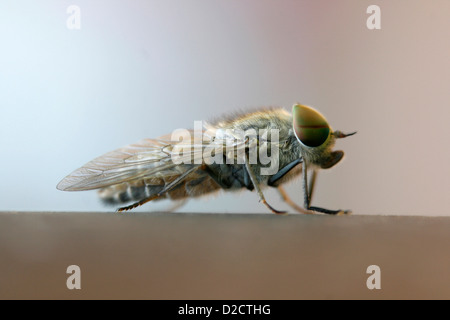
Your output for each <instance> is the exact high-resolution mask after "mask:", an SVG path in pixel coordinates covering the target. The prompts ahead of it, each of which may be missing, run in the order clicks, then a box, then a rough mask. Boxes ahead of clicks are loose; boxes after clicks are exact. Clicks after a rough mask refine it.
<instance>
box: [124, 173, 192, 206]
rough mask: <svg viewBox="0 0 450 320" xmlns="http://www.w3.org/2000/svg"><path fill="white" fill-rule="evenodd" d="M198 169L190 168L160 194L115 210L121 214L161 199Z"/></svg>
mask: <svg viewBox="0 0 450 320" xmlns="http://www.w3.org/2000/svg"><path fill="white" fill-rule="evenodd" d="M198 168H199V166H195V167H192V168H191V169H189V170H187V171H186V172H184V173H183V174H182V175H180V176H179V177H177V178H176V179H175V180H173V181H172V182H171V183H169V184H168V185H167V186H165V187H164V189H162V190H161V191H160V192H158V193H157V194H154V195H152V196H150V197H148V198H145V199H142V200H140V201H138V202H136V203H133V204H131V205H129V206H126V207H122V208H119V209H117V211H118V212H122V211H128V210H131V209H134V208H137V207H139V206H142V205H143V204H145V203H147V202H150V201H152V200H155V199H157V198H159V197H161V196H162V195H163V194H164V193H166V192H168V191H170V190H172V189H173V188H175V187H176V186H177V185H178V184H179V183H181V182H182V181H183V180H184V179H186V178H187V176H189V175H190V174H191V173H192V172H194V171H196V170H197V169H198Z"/></svg>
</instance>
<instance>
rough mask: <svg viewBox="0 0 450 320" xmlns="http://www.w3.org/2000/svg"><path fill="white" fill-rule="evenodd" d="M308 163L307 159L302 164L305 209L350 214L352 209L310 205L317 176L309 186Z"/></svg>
mask: <svg viewBox="0 0 450 320" xmlns="http://www.w3.org/2000/svg"><path fill="white" fill-rule="evenodd" d="M307 169H308V168H307V165H306V161H303V165H302V176H303V179H302V180H303V197H304V202H305V209H307V210H311V211H316V212H322V213H326V214H334V215H341V214H349V213H351V211H349V210H329V209H324V208H320V207H312V206H311V205H310V203H311V193H312V191H313V188H312V187H314V183H315V181H314V180H315V178H314V180H312V181H311V184H312V187H311V188H308V174H307ZM313 175H314V174H313Z"/></svg>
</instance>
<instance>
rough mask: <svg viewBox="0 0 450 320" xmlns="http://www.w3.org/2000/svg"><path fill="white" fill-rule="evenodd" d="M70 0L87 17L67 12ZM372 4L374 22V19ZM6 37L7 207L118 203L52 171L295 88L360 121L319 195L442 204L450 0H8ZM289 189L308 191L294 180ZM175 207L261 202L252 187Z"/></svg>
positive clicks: (241, 208)
mask: <svg viewBox="0 0 450 320" xmlns="http://www.w3.org/2000/svg"><path fill="white" fill-rule="evenodd" d="M71 4H76V5H78V6H79V7H80V8H81V30H69V29H67V27H66V19H67V18H68V14H67V13H66V9H67V7H68V6H69V5H71ZM371 4H378V5H379V6H380V7H381V18H382V22H381V27H382V29H381V30H374V31H371V30H368V29H367V28H366V19H367V17H368V14H366V8H367V7H368V6H369V5H371ZM0 43H1V45H0V49H1V50H0V108H1V109H0V110H1V114H0V156H1V160H0V161H1V162H0V164H1V167H0V168H1V169H0V170H1V171H0V179H1V180H0V181H1V182H0V198H1V201H0V210H37V211H106V210H111V209H110V208H105V207H103V206H102V205H101V204H100V202H99V201H98V199H97V197H96V193H95V192H79V193H68V192H61V191H58V190H56V188H55V187H56V184H57V183H58V182H59V181H60V180H61V179H62V178H63V177H64V176H65V175H67V174H69V173H70V172H72V171H73V170H74V169H76V168H78V167H79V166H81V165H83V164H84V163H86V162H87V161H89V160H91V159H92V158H94V157H96V156H99V155H101V154H103V153H105V152H108V151H110V150H113V149H116V148H118V147H121V146H123V145H126V144H129V143H132V142H136V141H138V140H140V139H142V138H145V137H157V136H159V135H161V134H165V133H169V132H171V131H172V130H173V129H176V128H188V127H190V126H192V124H193V121H194V120H201V119H211V118H214V117H216V116H218V115H221V114H224V113H227V112H231V111H235V110H237V109H242V108H247V107H256V106H267V105H277V106H284V107H286V108H288V109H290V108H291V106H292V104H293V103H294V102H297V101H298V102H302V103H304V104H308V105H312V106H314V107H316V108H318V109H319V110H320V111H321V112H322V113H324V114H325V116H326V117H327V118H328V120H329V121H330V123H331V125H332V126H333V128H335V129H339V130H342V131H352V130H357V131H358V134H357V135H356V136H353V137H351V138H348V139H345V140H341V141H339V142H338V144H337V146H336V147H337V148H339V149H342V150H344V151H345V152H346V158H345V160H344V161H343V162H342V163H341V164H340V165H339V166H336V167H335V168H333V169H331V170H328V171H324V172H323V173H322V174H321V175H319V180H318V182H317V190H316V191H317V192H316V194H315V197H314V201H313V203H314V205H319V206H323V207H326V208H332V209H334V208H342V209H353V211H354V213H355V214H399V215H449V210H448V208H449V207H450V200H449V199H450V197H449V194H448V193H449V190H450V182H449V176H450V169H449V167H448V164H449V163H450V151H449V142H450V141H449V140H450V138H449V134H448V122H449V119H450V108H449V103H450V2H449V1H447V0H434V1H430V2H424V1H420V0H414V1H413V0H403V1H401V0H397V1H389V2H388V1H359V0H353V1H300V0H295V1H286V0H283V1H275V0H272V1H264V0H246V1H241V0H220V1H208V0H199V1H193V0H179V1H166V0H158V1H144V0H143V1H125V0H122V1H110V0H109V1H82V0H77V1H62V0H54V1H31V0H30V1H12V0H7V1H5V0H3V1H1V2H0ZM288 190H289V193H290V194H291V195H292V196H293V198H295V199H297V200H298V202H299V203H300V202H301V199H302V197H301V196H300V193H301V190H300V183H299V182H295V183H293V184H292V185H290V186H289V188H288ZM266 196H267V198H268V199H269V200H270V203H271V204H272V205H273V206H275V207H276V208H280V209H281V208H284V205H283V204H281V203H280V201H279V196H278V195H277V193H276V192H273V191H270V192H267V194H266ZM168 206H170V204H169V203H164V202H163V203H160V204H153V205H151V204H149V205H147V206H145V207H144V208H141V209H140V210H144V211H147V210H162V209H164V208H166V207H168ZM182 210H183V211H188V212H243V213H244V212H248V213H255V212H267V210H266V209H265V207H264V206H262V205H261V204H259V203H258V201H257V196H256V194H255V193H253V194H252V193H250V192H244V193H242V194H238V195H235V194H231V195H222V196H220V197H213V198H209V199H206V200H194V201H191V202H190V203H189V204H187V205H186V206H185V207H184V208H183V209H182Z"/></svg>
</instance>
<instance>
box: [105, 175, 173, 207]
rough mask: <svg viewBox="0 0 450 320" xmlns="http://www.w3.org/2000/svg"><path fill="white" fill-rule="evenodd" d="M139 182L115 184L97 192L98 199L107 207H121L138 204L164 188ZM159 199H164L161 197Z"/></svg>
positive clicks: (159, 184) (160, 184)
mask: <svg viewBox="0 0 450 320" xmlns="http://www.w3.org/2000/svg"><path fill="white" fill-rule="evenodd" d="M148 182H149V181H147V182H146V181H145V180H141V181H139V182H137V183H122V184H116V185H113V186H110V187H107V188H104V189H101V190H100V191H99V196H100V199H101V200H102V202H103V203H105V204H107V205H119V204H120V205H122V204H126V203H130V202H138V201H141V200H143V199H146V198H148V197H151V196H153V195H155V194H158V193H159V192H160V191H162V190H163V188H164V183H154V182H153V183H148ZM161 198H165V195H162V196H161Z"/></svg>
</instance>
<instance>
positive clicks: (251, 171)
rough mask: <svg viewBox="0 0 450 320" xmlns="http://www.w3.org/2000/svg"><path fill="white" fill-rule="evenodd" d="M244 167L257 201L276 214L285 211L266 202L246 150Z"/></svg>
mask: <svg viewBox="0 0 450 320" xmlns="http://www.w3.org/2000/svg"><path fill="white" fill-rule="evenodd" d="M245 169H246V170H247V172H248V175H249V176H250V180H251V181H252V183H253V186H254V187H255V189H256V192H257V193H258V196H259V201H260V202H262V203H263V204H264V205H265V206H266V207H267V208H269V210H270V211H272V212H273V213H276V214H283V213H286V211H279V210H276V209H274V208H273V207H272V206H271V205H270V204H268V203H267V201H266V198H265V197H264V194H263V193H262V191H261V188H260V187H259V183H258V180H257V179H256V176H255V173H254V172H253V170H252V168H251V166H250V164H249V157H248V152H246V154H245Z"/></svg>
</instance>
